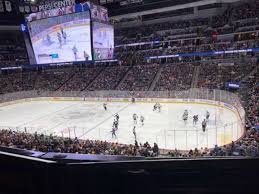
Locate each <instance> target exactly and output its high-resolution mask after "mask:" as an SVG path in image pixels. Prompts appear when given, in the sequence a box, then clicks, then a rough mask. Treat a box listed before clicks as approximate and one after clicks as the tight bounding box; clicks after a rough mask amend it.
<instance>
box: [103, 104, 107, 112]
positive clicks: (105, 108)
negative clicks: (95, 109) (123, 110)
mask: <svg viewBox="0 0 259 194" xmlns="http://www.w3.org/2000/svg"><path fill="white" fill-rule="evenodd" d="M103 108H104V110H105V111H107V104H106V103H103Z"/></svg>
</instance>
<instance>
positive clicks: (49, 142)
mask: <svg viewBox="0 0 259 194" xmlns="http://www.w3.org/2000/svg"><path fill="white" fill-rule="evenodd" d="M0 145H1V146H8V147H11V148H19V149H27V150H34V151H41V152H62V153H78V154H102V155H126V156H145V157H151V156H157V155H158V153H159V148H158V145H157V144H156V143H154V145H153V147H151V145H150V144H149V143H148V142H146V143H144V144H141V143H140V144H139V143H138V142H137V141H136V142H135V144H134V145H125V144H119V143H110V142H106V141H99V140H81V139H77V138H75V139H71V138H63V137H57V136H52V135H49V136H48V135H43V134H37V133H34V134H30V133H25V132H16V131H11V130H9V129H1V130H0Z"/></svg>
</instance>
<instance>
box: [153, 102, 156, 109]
mask: <svg viewBox="0 0 259 194" xmlns="http://www.w3.org/2000/svg"><path fill="white" fill-rule="evenodd" d="M156 109H157V103H156V104H155V105H154V107H153V111H156Z"/></svg>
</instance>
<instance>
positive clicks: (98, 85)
mask: <svg viewBox="0 0 259 194" xmlns="http://www.w3.org/2000/svg"><path fill="white" fill-rule="evenodd" d="M127 71H128V67H126V66H116V67H107V68H105V69H104V70H103V71H102V72H101V73H100V75H99V76H98V77H97V78H96V79H95V80H94V81H93V82H92V83H91V84H90V85H89V87H88V88H87V90H115V89H116V87H117V86H118V84H119V83H120V81H121V80H122V79H123V77H124V76H125V74H126V72H127Z"/></svg>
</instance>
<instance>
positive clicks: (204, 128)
mask: <svg viewBox="0 0 259 194" xmlns="http://www.w3.org/2000/svg"><path fill="white" fill-rule="evenodd" d="M201 126H202V131H203V132H205V130H206V126H207V123H206V120H205V119H204V120H203V121H202V123H201Z"/></svg>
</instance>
